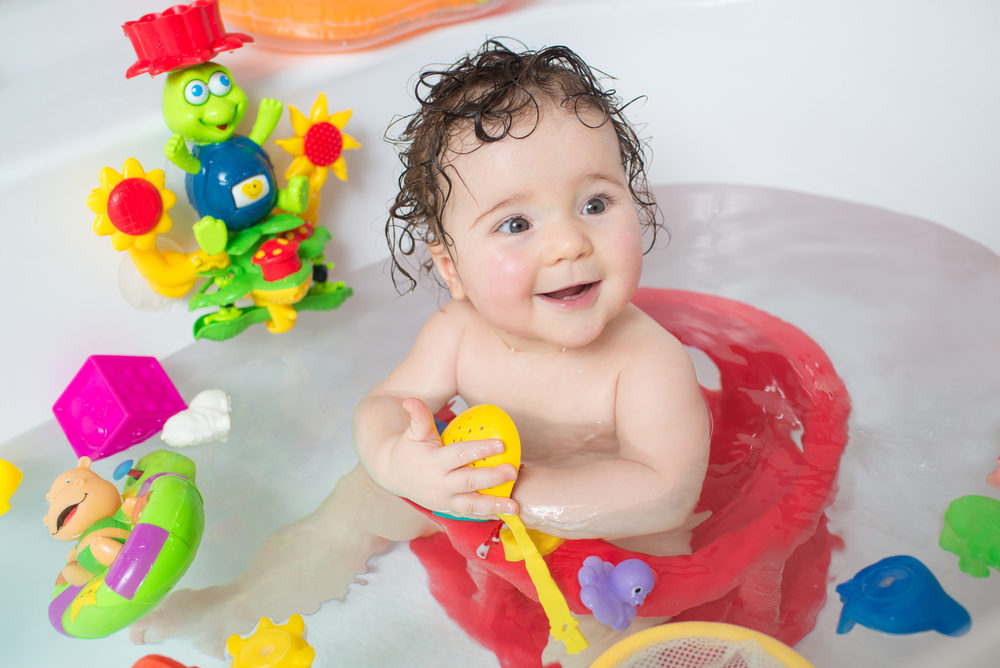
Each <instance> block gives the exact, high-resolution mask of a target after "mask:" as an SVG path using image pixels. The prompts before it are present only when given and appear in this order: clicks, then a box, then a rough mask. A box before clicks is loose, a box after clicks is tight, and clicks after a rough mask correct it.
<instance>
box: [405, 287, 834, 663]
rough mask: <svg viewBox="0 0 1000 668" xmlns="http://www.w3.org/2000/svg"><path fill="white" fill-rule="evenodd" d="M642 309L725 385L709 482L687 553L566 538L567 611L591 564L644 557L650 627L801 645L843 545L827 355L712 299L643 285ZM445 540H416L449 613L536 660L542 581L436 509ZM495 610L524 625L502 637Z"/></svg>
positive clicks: (552, 565) (788, 330) (499, 650)
mask: <svg viewBox="0 0 1000 668" xmlns="http://www.w3.org/2000/svg"><path fill="white" fill-rule="evenodd" d="M633 301H634V303H635V304H636V306H638V307H639V308H640V309H642V310H643V311H645V312H646V313H647V314H648V315H650V316H651V317H652V318H653V319H654V320H656V321H657V322H658V323H660V325H662V326H663V327H665V328H667V329H668V330H669V331H670V332H671V333H672V334H674V335H675V336H676V337H677V338H678V339H679V340H680V341H681V342H682V343H684V344H685V345H689V346H692V347H694V348H696V349H698V350H700V351H702V352H704V353H705V355H706V356H707V357H708V359H710V360H711V361H712V362H713V363H714V364H715V367H716V369H717V371H718V377H717V378H718V380H717V383H716V384H714V385H713V388H710V389H705V390H704V395H705V398H706V401H707V402H708V405H709V408H710V409H711V412H712V422H713V430H712V447H711V454H710V459H709V467H708V474H707V476H706V478H705V481H704V484H703V486H702V492H701V498H700V500H699V502H698V505H697V506H696V508H695V510H696V511H697V512H699V513H700V512H703V511H710V512H711V516H710V517H709V518H708V519H706V520H705V521H703V522H702V523H701V524H698V525H697V526H695V527H694V528H692V529H691V547H692V552H691V553H690V554H681V555H676V556H652V555H647V554H641V553H638V552H634V551H631V550H628V549H624V548H622V547H620V546H618V545H614V544H611V543H609V542H607V541H603V540H598V539H580V540H566V541H564V542H562V543H561V544H560V545H559V546H558V547H556V549H555V550H554V551H552V552H551V553H550V554H548V555H546V556H545V563H546V565H547V566H548V569H549V572H550V574H551V576H552V579H553V580H554V582H555V583H556V585H558V587H559V590H560V591H561V592H562V593H563V594H564V595H565V598H566V602H567V603H568V605H569V607H570V610H571V612H573V613H574V614H590V611H589V610H588V609H587V607H586V606H585V605H583V603H582V601H581V600H580V598H579V596H578V592H579V587H580V584H579V580H578V572H579V569H580V566H581V564H582V563H583V562H584V560H585V559H586V558H587V557H589V556H596V557H599V558H600V559H601V560H602V561H609V562H611V563H614V564H617V563H620V562H622V561H624V560H626V559H633V558H635V559H642V560H643V561H645V562H646V563H647V564H648V565H649V567H650V568H651V569H652V571H653V574H654V576H655V578H656V587H655V588H654V589H653V591H652V592H650V593H649V595H648V596H647V597H646V599H645V602H644V603H643V605H642V606H641V607H640V608H639V609H638V610H637V613H636V614H637V616H640V617H671V618H672V620H673V621H676V622H680V621H691V620H699V621H705V620H710V621H721V622H727V623H730V624H736V625H739V626H750V627H753V628H755V629H758V630H759V631H761V632H763V633H766V634H768V635H770V636H773V637H774V638H776V639H777V640H779V641H781V642H783V643H786V644H788V645H794V644H795V643H797V642H798V641H799V640H801V639H802V637H804V636H805V635H806V633H808V632H809V631H810V630H811V629H812V628H813V627H814V625H815V623H816V616H817V614H818V613H819V611H820V609H821V608H822V606H823V604H824V602H825V600H826V591H827V569H828V568H829V564H830V554H831V551H832V550H833V549H835V548H836V547H837V546H838V545H839V544H840V541H839V539H838V538H837V537H836V536H833V535H831V533H830V531H829V529H828V527H827V520H826V516H825V511H826V509H827V507H828V506H829V505H830V504H831V503H832V502H833V499H834V496H835V491H836V487H835V480H836V476H837V471H838V469H839V465H840V457H841V454H842V453H843V450H844V447H845V445H846V443H847V436H848V429H847V422H848V416H849V414H850V397H849V395H848V393H847V389H846V387H845V386H844V384H843V382H842V380H841V379H840V377H839V376H838V374H837V373H836V370H835V369H834V367H833V365H832V363H831V362H830V360H829V358H828V357H827V356H826V354H825V353H824V352H823V350H822V349H821V348H820V347H819V346H818V345H817V344H816V342H815V341H813V340H812V339H811V338H810V337H808V336H807V335H806V334H805V333H803V332H802V331H801V330H799V329H798V328H796V327H794V326H793V325H791V324H789V323H787V322H784V321H782V320H780V319H778V318H776V317H774V316H772V315H770V314H768V313H765V312H763V311H760V310H759V309H756V308H753V307H752V306H749V305H747V304H744V303H741V302H738V301H734V300H731V299H726V298H723V297H717V296H714V295H707V294H700V293H694V292H687V291H682V290H663V289H654V288H640V289H639V290H638V291H637V293H636V296H635V298H634V300H633ZM426 515H427V517H428V519H430V520H431V521H433V522H435V523H436V524H437V525H438V526H440V527H441V528H442V529H443V531H441V532H439V533H436V534H433V535H429V536H427V537H424V538H419V539H417V540H414V541H411V542H410V549H411V551H412V552H413V553H414V555H416V556H417V558H418V559H419V560H420V562H421V563H422V564H423V565H424V568H425V569H426V570H427V573H428V578H429V581H430V585H431V592H432V594H433V596H434V597H435V599H436V600H437V601H438V602H439V603H440V604H441V606H442V607H443V608H444V610H445V611H446V612H447V614H448V615H449V617H450V618H451V619H453V620H454V621H455V622H456V623H457V624H458V625H459V626H461V628H462V629H464V630H465V631H466V632H467V633H468V634H469V635H470V636H471V637H473V638H475V640H476V641H477V642H478V643H480V644H481V645H483V646H484V647H487V648H489V649H490V650H492V651H494V652H495V653H496V654H497V655H498V656H500V657H503V658H504V660H505V661H507V662H509V664H510V665H518V664H517V662H518V661H520V662H522V663H524V664H525V665H528V664H529V662H531V663H533V664H534V665H537V664H538V661H539V657H540V656H541V654H542V651H543V650H544V648H545V646H546V644H547V642H548V638H549V634H548V633H547V632H546V629H545V624H546V617H545V614H544V611H543V610H542V608H541V606H540V605H539V604H538V603H537V602H536V601H537V598H536V596H537V594H536V592H535V587H534V584H533V583H532V582H531V579H530V578H529V577H528V576H527V574H526V573H525V569H524V568H523V567H522V566H521V565H520V564H519V563H513V562H509V561H507V560H506V558H505V556H504V554H502V553H501V551H500V550H489V551H487V552H486V554H485V556H483V555H482V554H480V552H479V551H480V548H481V546H482V545H483V544H484V543H485V542H488V541H490V535H491V534H492V533H493V530H494V527H493V526H490V525H481V524H478V523H474V522H457V521H454V520H450V519H447V518H443V517H437V516H435V515H433V514H432V513H430V512H429V511H428V512H426ZM497 614H507V615H508V617H507V618H508V619H511V618H515V617H516V619H517V620H518V623H517V626H516V627H513V628H509V629H508V628H506V627H505V628H504V629H497V627H496V624H495V622H494V620H495V619H496V616H497Z"/></svg>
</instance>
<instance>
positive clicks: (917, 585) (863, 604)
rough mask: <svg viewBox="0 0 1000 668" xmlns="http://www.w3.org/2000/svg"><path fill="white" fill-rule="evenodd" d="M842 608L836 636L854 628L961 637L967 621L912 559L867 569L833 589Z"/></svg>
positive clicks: (930, 575) (964, 613)
mask: <svg viewBox="0 0 1000 668" xmlns="http://www.w3.org/2000/svg"><path fill="white" fill-rule="evenodd" d="M837 593H838V594H840V600H841V601H842V602H843V604H844V607H843V609H842V610H841V613H840V622H839V624H838V626H837V633H847V632H848V631H850V630H851V629H852V628H853V627H854V624H855V623H858V624H862V625H863V626H867V627H868V628H871V629H875V630H876V631H884V632H886V633H898V634H902V633H918V632H920V631H931V630H934V631H937V632H938V633H943V634H945V635H949V636H960V635H963V634H965V633H967V632H968V631H969V629H970V628H971V626H972V619H971V618H970V617H969V613H968V612H967V611H966V610H965V608H963V607H962V605H961V604H960V603H958V601H956V600H955V599H953V598H952V597H951V596H949V595H948V594H946V593H945V591H944V589H942V588H941V585H940V584H939V583H938V581H937V578H935V577H934V574H933V573H931V571H930V569H928V568H927V566H925V565H924V564H923V562H921V561H920V560H919V559H917V558H916V557H911V556H908V555H902V554H901V555H897V556H894V557H886V558H885V559H883V560H881V561H879V562H877V563H874V564H872V565H871V566H867V567H865V568H863V569H861V570H860V571H858V573H857V575H855V576H854V577H853V578H851V579H850V580H848V581H847V582H844V583H842V584H839V585H837Z"/></svg>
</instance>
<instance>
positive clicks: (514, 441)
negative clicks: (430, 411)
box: [441, 404, 587, 654]
mask: <svg viewBox="0 0 1000 668" xmlns="http://www.w3.org/2000/svg"><path fill="white" fill-rule="evenodd" d="M489 438H497V439H500V440H501V441H503V444H504V451H503V452H501V453H500V454H498V455H493V456H491V457H486V458H485V459H479V460H476V461H474V462H472V464H471V466H474V467H477V468H478V467H480V466H499V465H500V464H511V465H512V466H513V467H514V468H518V467H519V466H520V465H521V439H520V437H519V436H518V434H517V426H516V425H515V424H514V421H513V420H511V419H510V416H509V415H507V413H505V412H504V411H503V410H501V409H500V408H497V407H496V406H491V405H489V404H480V405H478V406H473V407H472V408H469V409H467V410H465V411H463V412H462V414H461V415H459V416H458V417H456V418H455V419H454V420H452V421H451V423H450V424H449V425H448V426H447V427H446V428H445V430H444V431H443V432H441V442H442V443H444V445H450V444H452V443H460V442H462V441H478V440H483V439H489ZM513 489H514V481H510V482H505V483H503V484H500V485H497V486H495V487H490V488H488V489H481V490H479V493H480V494H490V495H492V496H506V497H510V495H511V492H512V491H513ZM500 519H502V520H503V521H504V522H505V523H506V524H507V526H508V528H510V530H511V532H512V533H513V534H514V539H515V540H516V541H517V545H518V547H519V548H520V549H521V553H522V554H523V555H524V565H525V567H526V568H527V569H528V575H529V576H530V577H531V581H532V582H533V583H534V585H535V589H536V590H537V591H538V602H539V603H541V604H542V608H543V609H544V610H545V616H546V617H548V619H549V632H550V633H551V634H552V637H553V638H555V639H556V640H559V641H561V642H562V643H563V644H564V645H566V651H567V652H569V653H570V654H576V653H578V652H580V651H582V650H584V649H586V647H587V640H586V639H585V638H584V637H583V634H582V633H580V630H579V629H578V628H577V621H576V619H575V618H574V617H573V615H572V613H570V611H569V605H568V604H567V603H566V599H565V597H563V595H562V592H561V591H559V587H558V586H557V585H556V583H555V581H554V580H553V579H552V574H551V573H549V567H548V566H547V565H546V564H545V560H544V559H543V558H542V555H541V553H539V551H538V548H537V547H536V546H535V544H534V542H533V541H532V540H531V536H529V535H528V530H527V528H526V527H525V526H524V523H523V522H522V521H521V518H520V517H518V516H517V515H500Z"/></svg>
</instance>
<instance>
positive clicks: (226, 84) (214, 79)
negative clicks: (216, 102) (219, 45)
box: [208, 71, 233, 97]
mask: <svg viewBox="0 0 1000 668" xmlns="http://www.w3.org/2000/svg"><path fill="white" fill-rule="evenodd" d="M232 89H233V82H232V80H231V79H230V78H229V76H228V75H227V74H226V73H225V72H221V71H220V72H216V73H214V74H213V75H212V76H211V77H209V79H208V91H209V92H210V93H211V94H212V95H218V96H219V97H222V96H223V95H226V94H227V93H229V91H231V90H232Z"/></svg>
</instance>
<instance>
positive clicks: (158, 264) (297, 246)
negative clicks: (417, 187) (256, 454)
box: [87, 0, 361, 341]
mask: <svg viewBox="0 0 1000 668" xmlns="http://www.w3.org/2000/svg"><path fill="white" fill-rule="evenodd" d="M122 28H123V30H124V32H125V34H126V35H127V36H128V37H129V39H130V41H131V42H132V47H133V48H134V50H135V52H136V56H137V57H138V60H137V61H136V62H135V63H133V65H132V66H131V67H130V68H129V69H128V71H127V72H126V77H133V76H137V75H138V74H142V73H148V74H150V75H151V76H153V75H158V74H162V73H167V76H166V81H165V85H164V88H163V99H162V112H163V118H164V121H165V123H166V125H167V126H168V128H169V129H170V130H171V132H173V135H172V136H171V137H170V139H169V140H168V141H167V143H166V145H165V147H164V151H165V153H166V156H167V158H168V159H169V160H170V161H171V162H172V163H173V164H174V165H176V166H177V167H178V168H180V169H181V170H182V171H184V172H185V192H186V195H187V199H188V201H189V203H190V205H191V206H193V207H194V209H195V210H196V211H197V213H198V216H199V217H200V219H199V220H198V221H197V222H196V223H195V224H194V226H193V232H194V236H195V240H196V241H197V242H198V246H199V248H198V250H197V251H194V252H191V253H181V252H177V251H169V250H160V248H159V247H158V246H157V244H156V237H157V235H159V234H161V233H163V232H166V231H168V230H169V229H170V227H171V225H172V222H171V219H170V216H169V215H168V213H167V211H168V209H170V208H171V207H172V206H173V205H174V204H175V202H176V195H174V193H173V192H171V191H169V190H168V189H166V188H165V187H164V185H163V184H164V175H163V173H162V171H161V170H151V171H149V172H148V173H147V172H145V170H143V169H142V166H141V164H140V163H139V161H138V160H136V159H134V158H130V159H129V160H127V161H126V162H125V165H124V166H123V168H122V173H121V174H119V173H118V172H116V171H115V170H114V169H112V168H110V167H106V168H104V170H102V171H101V177H100V178H101V186H100V187H98V188H95V189H94V190H93V192H92V193H91V195H90V197H89V198H88V199H87V205H88V206H89V207H90V209H91V210H92V211H93V212H94V213H95V214H96V215H97V219H96V220H95V223H94V230H95V232H96V233H97V234H100V235H107V236H110V237H111V241H112V246H113V247H114V248H115V249H116V250H120V251H127V252H128V254H129V258H130V259H131V260H132V262H133V264H135V266H136V268H137V270H138V271H139V273H140V274H141V275H142V276H143V278H144V279H145V280H146V282H147V283H148V284H149V287H150V288H151V289H152V290H154V291H155V292H157V293H158V294H161V295H164V296H166V297H171V298H179V297H183V296H185V295H187V294H188V293H189V292H190V291H191V290H192V289H194V286H195V284H196V283H197V282H198V280H199V279H202V278H207V279H208V280H207V281H206V282H204V283H203V285H202V287H201V288H200V289H199V290H198V291H197V292H196V293H195V294H194V295H193V296H192V297H191V299H190V301H189V308H190V309H191V310H196V309H202V308H212V307H214V308H215V310H214V311H213V312H211V313H208V314H206V315H203V316H201V317H200V318H199V319H198V320H197V321H196V322H195V324H194V332H193V333H194V337H195V338H196V339H201V338H205V339H210V340H214V341H223V340H226V339H229V338H231V337H233V336H236V335H237V334H239V333H241V332H243V331H244V330H246V329H247V328H248V327H250V326H252V325H254V324H258V323H264V324H265V325H266V327H267V328H268V329H269V330H270V331H271V332H272V333H275V334H280V333H283V332H287V331H288V330H290V329H291V328H292V327H294V325H295V321H296V317H297V315H298V313H299V312H300V311H305V310H312V311H325V310H331V309H335V308H337V307H338V306H340V305H341V304H342V303H343V301H344V300H345V299H346V298H347V297H349V296H351V294H352V291H351V289H350V288H348V287H347V286H345V285H344V284H343V283H342V282H332V281H330V280H329V275H330V270H331V269H332V267H333V264H332V263H328V262H326V260H325V258H324V256H323V248H324V247H325V246H326V244H327V242H328V241H329V240H330V237H331V235H330V232H329V231H328V230H327V229H326V228H325V227H322V226H319V225H318V224H317V219H318V206H319V191H320V189H321V187H322V185H323V183H324V182H325V177H326V174H327V172H328V170H330V169H332V170H333V171H334V173H335V174H336V175H337V176H338V177H339V178H340V179H341V180H346V179H347V168H346V163H345V162H344V159H343V156H342V152H343V151H344V150H345V149H354V148H359V147H360V146H361V144H359V143H358V142H357V141H356V140H355V139H354V138H353V137H351V136H350V135H348V134H346V133H344V132H343V128H344V125H345V124H346V123H347V121H348V120H349V118H350V116H351V112H350V110H346V111H342V112H338V113H335V114H329V113H328V111H327V107H326V97H325V96H324V95H323V94H320V95H319V96H318V97H317V100H316V103H315V104H314V105H313V108H312V110H311V112H310V116H309V117H308V118H307V117H306V116H304V115H303V114H302V113H301V112H299V111H298V110H297V109H295V107H289V113H290V115H291V119H292V126H293V128H294V129H295V130H296V133H297V134H296V136H294V137H291V138H288V139H285V140H279V141H278V142H277V143H278V144H279V146H281V147H283V148H284V149H285V150H286V151H288V152H291V153H293V155H295V156H296V157H295V159H294V160H293V162H292V165H291V166H290V167H289V169H288V170H287V171H286V174H285V178H286V179H287V186H286V187H285V188H281V187H279V185H278V182H277V180H276V178H275V175H274V168H273V165H272V163H271V158H270V156H269V155H268V154H267V153H266V152H265V151H264V149H263V145H264V144H265V143H266V142H267V141H268V139H269V138H270V137H271V134H272V133H273V131H274V129H275V127H276V126H277V124H278V121H279V120H280V118H281V114H282V112H283V110H284V105H283V104H282V103H281V102H279V101H278V100H275V99H271V98H264V99H263V100H262V101H261V102H260V105H259V108H258V112H257V117H256V119H255V122H254V124H253V127H252V128H251V130H250V133H249V134H248V135H246V136H243V135H238V134H237V129H238V127H239V125H240V123H241V121H242V120H243V118H244V116H245V115H246V113H247V110H248V106H249V100H248V98H247V95H246V93H245V92H244V91H243V89H241V88H240V87H239V86H238V85H237V84H236V82H235V80H234V78H233V75H232V72H231V71H230V70H229V69H228V68H226V67H223V66H222V65H219V64H217V63H214V62H212V61H211V58H212V57H213V56H214V55H215V54H217V53H219V52H220V51H224V50H232V49H235V48H239V47H240V46H242V45H243V44H244V43H246V42H249V41H252V38H250V37H249V36H247V35H243V34H241V33H226V32H225V30H224V28H223V25H222V19H221V16H220V14H219V8H218V2H217V0H196V1H195V2H192V3H190V4H188V5H177V6H174V7H171V8H169V9H167V10H166V11H163V12H160V13H155V14H147V15H145V16H143V17H142V18H140V19H138V20H137V21H129V22H127V23H125V24H124V25H123V26H122ZM189 144H190V147H189ZM240 300H242V302H243V303H241V304H237V303H236V302H238V301H240ZM248 302H252V303H253V305H252V306H250V305H246V304H247V303H248Z"/></svg>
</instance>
